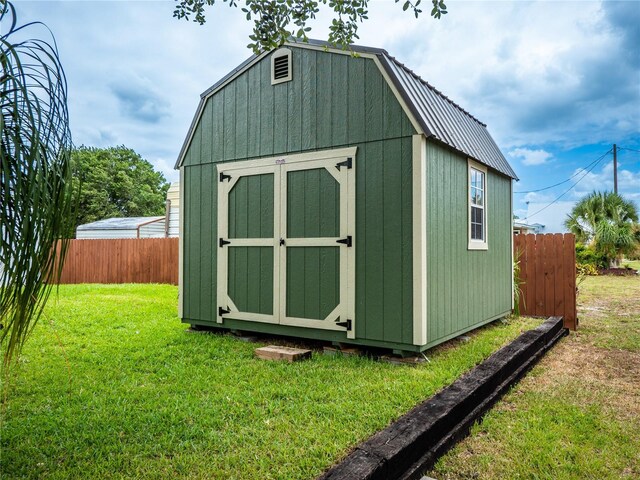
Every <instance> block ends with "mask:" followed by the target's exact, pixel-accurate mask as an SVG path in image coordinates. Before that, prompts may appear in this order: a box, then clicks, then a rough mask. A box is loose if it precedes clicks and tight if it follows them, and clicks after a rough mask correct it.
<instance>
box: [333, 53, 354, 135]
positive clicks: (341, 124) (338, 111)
mask: <svg viewBox="0 0 640 480" xmlns="http://www.w3.org/2000/svg"><path fill="white" fill-rule="evenodd" d="M349 60H351V57H348V56H347V55H331V138H332V144H333V145H335V146H338V145H345V144H346V143H347V106H348V99H347V97H348V95H347V94H348V91H349V88H348V85H349V68H348V66H347V62H348V61H349Z"/></svg>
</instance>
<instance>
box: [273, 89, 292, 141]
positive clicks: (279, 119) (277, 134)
mask: <svg viewBox="0 0 640 480" xmlns="http://www.w3.org/2000/svg"><path fill="white" fill-rule="evenodd" d="M290 83H291V82H285V83H280V84H277V85H274V86H273V87H272V88H273V94H274V100H273V105H274V116H273V153H283V152H286V151H287V136H288V132H287V131H288V120H287V109H288V107H289V101H288V91H289V84H290Z"/></svg>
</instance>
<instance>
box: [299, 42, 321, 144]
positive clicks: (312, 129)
mask: <svg viewBox="0 0 640 480" xmlns="http://www.w3.org/2000/svg"><path fill="white" fill-rule="evenodd" d="M300 53H301V56H302V69H301V71H300V73H299V75H300V76H301V77H302V149H303V150H309V149H313V148H315V147H316V125H317V124H316V114H317V109H316V96H317V90H316V80H317V64H316V52H315V51H314V50H301V52H300Z"/></svg>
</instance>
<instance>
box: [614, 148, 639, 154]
mask: <svg viewBox="0 0 640 480" xmlns="http://www.w3.org/2000/svg"><path fill="white" fill-rule="evenodd" d="M618 150H629V151H630V152H636V153H640V150H636V149H635V148H627V147H618Z"/></svg>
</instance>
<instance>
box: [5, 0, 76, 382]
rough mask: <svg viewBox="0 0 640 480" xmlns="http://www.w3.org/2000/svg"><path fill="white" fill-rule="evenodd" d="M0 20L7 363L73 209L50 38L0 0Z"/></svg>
mask: <svg viewBox="0 0 640 480" xmlns="http://www.w3.org/2000/svg"><path fill="white" fill-rule="evenodd" d="M0 24H1V25H3V28H2V30H3V31H2V33H1V34H0V64H2V75H1V76H0V109H1V110H0V112H1V114H0V127H1V128H2V134H1V137H0V162H1V170H0V220H1V222H2V223H1V224H0V324H1V325H0V349H1V350H2V352H3V357H4V363H3V365H4V367H8V366H10V365H11V364H12V360H15V358H17V354H19V352H20V349H21V347H22V345H23V344H24V341H25V339H26V338H27V336H28V334H29V332H31V330H32V329H33V327H34V325H35V324H36V322H37V320H38V318H39V317H40V315H41V313H42V309H43V308H44V305H45V303H46V301H47V298H48V296H49V294H50V292H51V285H52V283H55V280H56V275H59V273H60V270H61V265H62V260H63V259H64V253H65V250H66V241H60V239H61V238H62V237H63V232H64V231H65V229H66V228H67V224H68V223H69V222H70V221H72V213H73V208H72V196H71V167H70V152H71V132H70V129H69V118H68V113H67V85H66V79H65V75H64V71H63V70H62V66H61V65H60V60H59V57H58V52H57V47H56V45H55V40H53V42H52V44H49V43H47V42H45V41H43V40H41V39H37V38H36V39H31V40H30V39H25V38H27V35H26V34H27V32H28V31H30V29H33V28H34V27H38V28H39V27H44V28H45V29H46V27H45V26H44V25H43V24H41V23H40V22H35V23H29V24H26V25H21V26H18V24H17V20H16V12H15V8H14V7H13V5H12V4H11V3H9V2H7V1H5V0H0ZM46 31H48V33H49V34H51V31H50V30H48V29H47V30H46ZM6 371H7V372H8V369H7V370H6Z"/></svg>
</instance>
